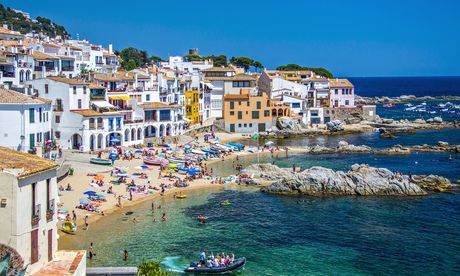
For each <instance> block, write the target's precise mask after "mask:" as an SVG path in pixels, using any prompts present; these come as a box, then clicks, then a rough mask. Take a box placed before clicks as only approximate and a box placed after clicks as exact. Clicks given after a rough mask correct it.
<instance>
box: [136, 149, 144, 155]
mask: <svg viewBox="0 0 460 276" xmlns="http://www.w3.org/2000/svg"><path fill="white" fill-rule="evenodd" d="M134 153H137V154H141V153H142V150H140V149H138V150H136V151H135V152H134Z"/></svg>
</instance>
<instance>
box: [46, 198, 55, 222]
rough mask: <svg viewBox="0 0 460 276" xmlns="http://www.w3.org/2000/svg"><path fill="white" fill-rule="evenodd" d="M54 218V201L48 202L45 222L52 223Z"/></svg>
mask: <svg viewBox="0 0 460 276" xmlns="http://www.w3.org/2000/svg"><path fill="white" fill-rule="evenodd" d="M53 216H54V199H52V200H49V201H48V209H47V210H46V221H52V220H53Z"/></svg>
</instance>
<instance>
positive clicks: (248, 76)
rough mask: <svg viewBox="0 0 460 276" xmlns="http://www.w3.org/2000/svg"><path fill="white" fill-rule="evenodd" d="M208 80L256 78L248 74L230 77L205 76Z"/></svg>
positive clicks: (249, 79)
mask: <svg viewBox="0 0 460 276" xmlns="http://www.w3.org/2000/svg"><path fill="white" fill-rule="evenodd" d="M204 79H205V80H208V81H255V80H257V78H255V77H253V76H251V75H248V74H237V75H235V76H232V77H205V78H204Z"/></svg>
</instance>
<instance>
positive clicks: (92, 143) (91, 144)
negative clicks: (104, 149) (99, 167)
mask: <svg viewBox="0 0 460 276" xmlns="http://www.w3.org/2000/svg"><path fill="white" fill-rule="evenodd" d="M95 145H96V139H95V138H94V135H93V134H91V135H90V136H89V149H90V150H94V148H95Z"/></svg>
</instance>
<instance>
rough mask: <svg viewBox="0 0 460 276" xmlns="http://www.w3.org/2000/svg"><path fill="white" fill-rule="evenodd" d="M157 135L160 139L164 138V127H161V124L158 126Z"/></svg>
mask: <svg viewBox="0 0 460 276" xmlns="http://www.w3.org/2000/svg"><path fill="white" fill-rule="evenodd" d="M158 134H159V136H160V137H164V136H165V125H163V124H161V125H160V129H159V131H158Z"/></svg>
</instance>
